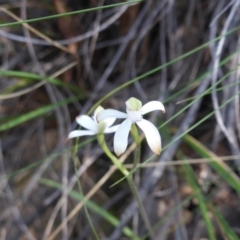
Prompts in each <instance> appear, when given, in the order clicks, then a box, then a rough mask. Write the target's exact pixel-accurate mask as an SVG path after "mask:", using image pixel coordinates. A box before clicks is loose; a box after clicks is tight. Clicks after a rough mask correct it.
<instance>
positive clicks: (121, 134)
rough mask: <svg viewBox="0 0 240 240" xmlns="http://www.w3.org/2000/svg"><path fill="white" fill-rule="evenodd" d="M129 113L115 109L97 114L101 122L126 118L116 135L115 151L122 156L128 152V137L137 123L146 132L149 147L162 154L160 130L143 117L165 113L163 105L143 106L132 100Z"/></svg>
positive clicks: (151, 103)
mask: <svg viewBox="0 0 240 240" xmlns="http://www.w3.org/2000/svg"><path fill="white" fill-rule="evenodd" d="M126 106H127V109H126V111H127V113H123V112H120V111H117V110H114V109H106V110H103V111H101V112H99V113H98V114H97V120H98V121H99V122H101V121H105V120H106V119H108V118H113V117H114V118H123V119H124V118H126V119H125V120H124V121H123V122H122V123H121V124H120V126H119V128H118V129H117V131H116V133H115V135H114V151H115V153H116V155H117V156H120V155H121V154H122V153H124V152H125V151H126V148H127V144H128V135H129V131H130V129H131V126H132V124H134V123H136V124H137V125H138V126H139V127H140V128H141V129H142V131H143V132H144V134H145V136H146V139H147V142H148V145H149V147H150V148H151V150H152V151H153V152H154V153H155V154H160V152H161V137H160V134H159V131H158V129H157V128H156V127H155V126H154V125H153V124H152V123H151V122H149V121H147V120H145V119H143V115H144V114H146V113H149V112H151V111H154V110H161V111H163V112H165V108H164V106H163V104H162V103H161V102H159V101H151V102H148V103H146V104H145V105H143V106H142V102H141V101H139V100H138V99H136V98H133V97H132V98H130V99H128V101H127V102H126Z"/></svg>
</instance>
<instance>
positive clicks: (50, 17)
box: [0, 0, 143, 28]
mask: <svg viewBox="0 0 240 240" xmlns="http://www.w3.org/2000/svg"><path fill="white" fill-rule="evenodd" d="M140 2H143V0H132V1H127V2H121V3H115V4H109V5H106V6H100V7H95V8H88V9H83V10H78V11H72V12H66V13H60V14H55V15H51V16H46V17H41V18H34V19H28V20H24V21H19V22H12V23H4V24H0V28H2V27H9V26H15V25H19V24H23V23H32V22H39V21H43V20H49V19H54V18H60V17H67V16H72V15H76V14H81V13H87V12H92V11H97V10H103V9H107V8H113V7H120V6H123V5H127V4H134V3H140ZM0 10H1V7H0Z"/></svg>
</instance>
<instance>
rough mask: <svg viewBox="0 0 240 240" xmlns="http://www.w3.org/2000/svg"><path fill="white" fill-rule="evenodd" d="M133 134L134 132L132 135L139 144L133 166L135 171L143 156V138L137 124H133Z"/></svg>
mask: <svg viewBox="0 0 240 240" xmlns="http://www.w3.org/2000/svg"><path fill="white" fill-rule="evenodd" d="M131 134H132V136H133V138H134V141H135V143H136V145H137V147H136V153H135V158H134V162H133V168H132V171H134V170H135V169H136V168H137V165H138V163H139V161H140V156H141V139H140V136H139V133H138V129H137V127H136V124H132V127H131Z"/></svg>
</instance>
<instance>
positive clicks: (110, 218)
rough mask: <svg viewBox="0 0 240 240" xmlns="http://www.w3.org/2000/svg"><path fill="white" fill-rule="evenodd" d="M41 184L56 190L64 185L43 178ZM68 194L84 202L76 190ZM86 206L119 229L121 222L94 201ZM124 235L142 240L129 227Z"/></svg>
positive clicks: (89, 201) (88, 201) (135, 239)
mask: <svg viewBox="0 0 240 240" xmlns="http://www.w3.org/2000/svg"><path fill="white" fill-rule="evenodd" d="M39 182H40V183H42V184H44V185H47V186H49V187H52V188H55V189H62V185H61V184H60V183H58V182H55V181H52V180H49V179H43V178H42V179H40V180H39ZM68 194H69V196H70V197H71V198H73V199H75V200H76V201H84V197H83V196H82V195H81V194H79V192H77V191H75V190H70V191H69V193H68ZM85 204H86V205H87V207H88V208H90V209H91V210H92V211H94V212H95V213H97V214H98V215H99V216H101V217H103V218H104V219H105V220H106V221H108V222H109V223H111V224H112V225H113V226H114V227H117V226H118V225H119V220H118V219H117V218H116V217H114V216H113V215H112V214H110V213H109V212H107V211H106V210H105V209H103V208H101V207H100V206H98V205H97V204H96V203H94V202H93V201H91V200H87V201H86V202H85ZM123 233H124V234H125V235H126V236H127V237H129V238H130V239H133V240H140V238H139V236H137V235H136V234H135V233H134V232H133V231H132V230H131V229H130V228H129V227H124V228H123Z"/></svg>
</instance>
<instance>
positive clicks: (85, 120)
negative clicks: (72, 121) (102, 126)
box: [76, 115, 97, 132]
mask: <svg viewBox="0 0 240 240" xmlns="http://www.w3.org/2000/svg"><path fill="white" fill-rule="evenodd" d="M76 121H77V123H78V124H79V125H80V126H82V127H84V128H86V129H88V130H91V131H93V132H97V123H96V122H94V121H93V119H92V118H91V117H89V116H87V115H80V116H78V117H76Z"/></svg>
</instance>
